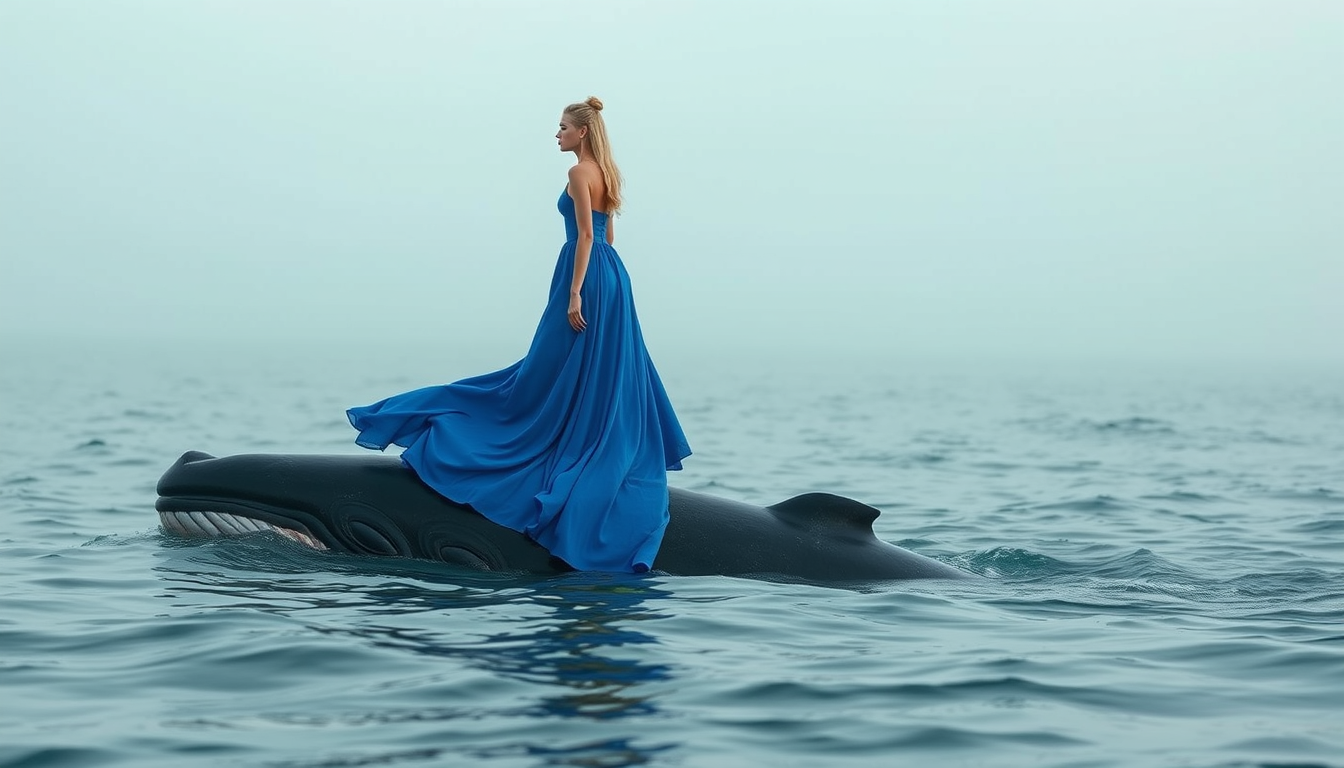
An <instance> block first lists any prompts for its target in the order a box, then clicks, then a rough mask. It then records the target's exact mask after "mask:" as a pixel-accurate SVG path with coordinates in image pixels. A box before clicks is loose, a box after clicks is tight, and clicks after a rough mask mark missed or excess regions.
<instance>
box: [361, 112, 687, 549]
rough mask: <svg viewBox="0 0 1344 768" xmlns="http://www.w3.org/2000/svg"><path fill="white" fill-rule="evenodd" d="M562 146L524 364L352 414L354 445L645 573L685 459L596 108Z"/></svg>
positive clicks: (450, 494) (521, 526)
mask: <svg viewBox="0 0 1344 768" xmlns="http://www.w3.org/2000/svg"><path fill="white" fill-rule="evenodd" d="M556 140H557V141H558V142H559V145H560V149H561V151H564V152H573V153H574V154H575V156H576V162H575V164H574V166H573V167H571V168H570V170H569V182H568V184H567V185H566V186H565V189H564V191H563V192H562V193H561V194H560V200H559V209H560V214H561V216H562V217H563V218H564V222H565V236H566V237H565V244H564V245H563V246H562V247H561V248H560V256H559V259H558V261H557V263H556V266H555V274H554V275H553V276H552V278H551V288H550V296H549V300H548V301H547V304H546V308H545V309H544V310H543V312H542V316H541V321H540V322H539V323H538V325H537V330H536V334H535V335H534V336H533V338H532V344H531V347H530V348H529V349H528V352H527V355H526V356H525V357H524V358H523V359H522V360H519V361H518V362H517V363H514V364H513V365H511V366H509V367H508V368H505V369H503V370H500V371H495V372H493V373H487V374H484V375H481V376H475V377H472V378H468V379H462V380H461V381H457V382H454V383H451V384H443V385H436V386H430V387H424V388H422V389H417V390H414V391H411V392H406V393H403V394H399V395H394V396H392V397H389V398H387V399H385V400H382V401H379V402H377V403H374V404H372V405H369V406H365V407H360V408H351V409H349V410H348V411H347V415H348V416H349V418H350V423H351V425H353V426H354V427H355V429H357V430H359V435H358V437H356V439H355V442H357V443H358V444H359V445H361V446H364V447H366V448H373V449H377V450H382V449H384V448H386V447H387V446H388V445H393V444H395V445H399V446H402V447H403V448H405V451H403V452H402V455H401V457H402V462H403V463H404V464H405V465H406V466H408V467H410V468H411V469H412V470H413V471H414V472H415V473H416V474H417V475H418V476H419V477H420V479H421V480H422V481H424V482H425V483H426V484H427V485H429V486H430V487H431V488H433V489H434V490H436V491H437V492H439V493H440V494H442V495H443V496H445V497H447V498H449V499H451V500H452V501H455V502H458V503H460V504H466V505H469V506H471V507H472V508H474V509H475V510H476V511H477V512H480V513H481V514H482V515H485V516H486V517H487V518H489V519H490V520H493V521H494V522H496V523H499V524H500V525H504V526H507V527H509V528H512V529H514V530H516V531H521V532H522V533H525V534H527V535H528V536H529V537H531V538H532V539H533V540H534V541H536V542H538V543H539V544H541V545H542V546H544V547H546V548H547V549H548V550H550V552H551V554H553V555H555V556H556V557H559V558H561V559H562V560H564V561H565V562H567V563H568V564H569V565H570V566H572V567H574V568H577V569H580V570H599V571H634V572H642V571H646V570H648V569H649V568H650V567H651V566H652V565H653V560H654V557H655V556H656V555H657V553H658V547H659V545H660V544H661V542H662V538H663V532H664V530H665V529H666V527H667V521H668V514H667V471H668V470H676V469H681V460H682V459H684V458H685V457H687V456H689V455H690V453H691V450H690V447H689V445H688V444H687V442H686V436H685V435H684V434H683V432H682V429H681V425H680V424H679V423H678V421H677V417H676V414H675V413H674V412H673V409H672V404H671V401H670V400H669V399H668V397H667V392H666V391H665V390H664V388H663V384H662V381H661V380H660V379H659V378H658V372H657V371H656V370H655V369H654V366H653V362H652V360H651V359H650V358H649V353H648V350H647V349H646V348H645V346H644V338H643V334H642V333H641V331H640V327H639V320H638V318H637V317H636V315H635V305H634V298H633V294H632V292H631V287H630V277H629V275H628V274H627V273H626V270H625V266H624V265H623V264H622V263H621V259H620V257H619V256H618V255H617V253H616V250H615V248H614V247H613V245H612V244H613V243H614V241H615V237H614V229H613V227H612V224H611V219H612V216H614V215H615V214H616V212H617V211H618V210H620V207H621V203H622V196H621V193H622V190H621V182H622V180H621V175H620V172H619V170H618V169H617V167H616V163H615V161H614V160H613V159H612V154H611V146H610V143H609V142H608V139H607V132H606V125H605V123H604V122H603V120H602V102H601V101H599V100H598V99H597V98H595V97H594V98H589V99H588V100H587V101H585V102H580V103H577V104H571V105H569V106H568V107H566V108H565V109H564V111H563V113H562V114H561V118H560V130H559V131H558V132H557V133H556Z"/></svg>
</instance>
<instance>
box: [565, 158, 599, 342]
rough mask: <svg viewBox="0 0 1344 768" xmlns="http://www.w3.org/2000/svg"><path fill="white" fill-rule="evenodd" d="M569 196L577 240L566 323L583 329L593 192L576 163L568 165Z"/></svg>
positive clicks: (591, 246) (585, 324)
mask: <svg viewBox="0 0 1344 768" xmlns="http://www.w3.org/2000/svg"><path fill="white" fill-rule="evenodd" d="M569 196H570V197H571V198H572V199H573V200H574V218H575V219H576V220H577V223H578V225H579V241H578V243H577V244H576V247H575V249H574V278H573V279H572V280H571V281H570V283H569V326H570V327H571V328H573V329H574V330H576V331H579V332H582V331H583V329H584V328H586V327H588V323H587V321H585V320H584V319H583V299H582V298H581V297H580V296H579V292H580V291H581V290H583V278H584V276H585V275H587V274H588V257H589V256H591V255H592V251H593V194H592V192H591V191H590V190H589V189H588V179H587V174H586V173H585V172H584V169H583V168H580V167H579V166H578V165H575V166H574V167H572V168H570V169H569Z"/></svg>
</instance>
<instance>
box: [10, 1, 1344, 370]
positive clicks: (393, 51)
mask: <svg viewBox="0 0 1344 768" xmlns="http://www.w3.org/2000/svg"><path fill="white" fill-rule="evenodd" d="M1341 83H1344V4H1341V3H1338V2H1334V1H1333V0H1322V1H1320V2H1299V1H1296V0H1288V1H1287V2H1282V1H1276V2H1237V1H1235V0H1233V1H1226V0H1217V1H1215V0H1207V1H1203V2H1179V1H1173V0H1161V1H1160V2H1158V1H1151V2H1150V1H1143V0H1124V1H1123V2H1111V1H1109V0H1103V1H1099V2H1075V1H1072V0H1069V1H1063V0H1061V1H1060V2H1001V1H1000V0H992V1H990V0H972V1H969V2H942V1H941V0H940V1H938V2H934V1H932V0H930V1H928V2H919V3H913V2H893V1H892V0H874V1H872V2H791V1H790V0H773V1H770V2H765V1H761V2H722V1H712V2H662V3H652V2H648V3H643V2H630V1H628V0H626V1H624V2H613V1H607V0H590V1H589V2H584V3H556V2H549V1H547V2H543V1H540V0H538V1H536V2H509V1H508V0H481V1H479V2H446V1H440V2H409V1H403V2H394V3H388V2H372V1H369V2H332V1H330V0H321V1H318V0H313V1H311V2H307V1H304V2H300V1H299V0H265V1H264V2H262V1H261V0H258V1H256V2H242V1H241V0H231V1H227V2H226V1H224V0H214V1H209V2H202V1H199V0H198V1H196V2H181V1H180V0H159V1H156V2H148V1H143V2H117V1H115V0H96V1H95V0H87V1H86V2H64V1H61V0H56V1H53V0H3V2H0V333H3V334H4V335H6V336H15V335H20V336H21V335H26V334H30V333H33V332H37V331H41V332H54V333H62V334H72V335H90V336H126V337H140V338H147V337H155V336H169V337H176V336H183V335H187V334H202V335H205V336H210V337H223V338H232V339H248V338H254V337H255V338H299V339H314V340H337V341H339V340H342V339H349V340H351V341H352V342H355V343H362V342H366V341H370V340H378V339H383V338H389V337H391V336H401V337H406V338H408V339H410V340H415V339H425V340H435V339H438V340H442V339H443V338H445V337H455V336H469V337H471V338H472V339H475V340H477V341H478V342H480V343H484V344H499V345H502V346H505V347H507V348H508V349H510V350H516V351H517V353H518V354H521V353H522V352H523V351H525V349H526V346H527V342H528V341H529V340H530V337H531V333H532V330H533V329H534V327H535V325H536V321H537V319H538V317H539V314H540V312H541V308H542V305H543V304H544V301H545V293H546V287H547V285H548V283H549V280H550V276H551V271H552V268H553V266H554V259H555V256H556V253H557V251H558V250H559V247H560V244H561V241H562V240H563V239H564V238H563V229H562V225H561V220H560V217H559V216H558V215H557V214H556V212H555V209H554V203H555V199H556V197H557V196H558V195H559V192H560V190H561V188H562V186H563V184H564V180H565V169H566V168H567V167H568V165H569V163H570V158H571V156H569V155H562V154H560V153H559V152H558V151H557V149H556V147H555V143H554V139H553V138H552V136H553V134H554V132H555V123H556V121H557V119H558V117H559V112H560V109H561V108H562V107H563V106H564V105H565V104H567V103H569V102H571V101H577V100H581V99H583V98H585V97H587V96H588V95H590V94H595V95H598V96H600V97H602V98H603V99H604V100H605V102H606V104H607V111H606V113H605V114H606V116H607V119H608V125H609V128H610V130H611V133H612V139H613V144H614V147H615V150H616V158H617V161H618V162H619V163H620V164H621V167H622V169H623V170H624V172H625V175H626V178H627V181H628V201H629V202H628V207H627V210H626V215H625V216H623V217H621V219H619V220H618V225H617V232H618V238H617V246H618V248H619V250H620V251H621V254H622V257H623V258H624V260H625V261H626V264H627V266H628V268H629V270H630V272H631V274H632V277H633V279H634V281H635V291H636V299H637V303H638V306H639V311H640V317H641V320H642V322H643V324H644V330H645V334H646V337H647V338H648V339H649V341H650V345H651V347H652V348H653V349H654V350H655V356H656V353H657V350H658V349H668V350H673V349H687V348H716V349H724V350H732V349H738V348H744V349H745V348H751V347H765V348H773V349H791V350H798V351H799V352H800V354H802V355H804V356H805V355H806V354H807V353H808V351H809V350H834V349H852V350H872V351H874V352H875V353H877V354H881V355H887V356H892V357H896V358H899V357H901V356H903V355H909V356H919V355H928V354H944V355H950V356H954V357H959V358H963V359H972V360H973V359H975V358H977V357H979V356H996V357H1012V356H1015V355H1026V356H1054V357H1058V358H1061V359H1075V358H1076V359H1092V358H1099V357H1100V358H1105V357H1121V358H1128V357H1134V358H1145V357H1149V358H1153V359H1183V358H1189V359H1196V358H1200V359H1202V358H1205V357H1207V358H1212V359H1239V360H1247V361H1257V360H1262V361H1265V362H1278V361H1285V360H1312V359H1316V360H1326V361H1328V362H1332V363H1334V364H1344V341H1342V340H1341V337H1342V335H1344V223H1342V222H1344V95H1342V94H1344V88H1341V85H1340V84H1341ZM505 357H507V355H505Z"/></svg>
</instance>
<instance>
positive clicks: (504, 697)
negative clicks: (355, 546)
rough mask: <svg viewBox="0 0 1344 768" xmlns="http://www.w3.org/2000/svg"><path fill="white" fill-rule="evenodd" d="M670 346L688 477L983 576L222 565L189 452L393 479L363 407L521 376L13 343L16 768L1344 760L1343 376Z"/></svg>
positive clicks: (6, 715)
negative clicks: (828, 512) (861, 528)
mask: <svg viewBox="0 0 1344 768" xmlns="http://www.w3.org/2000/svg"><path fill="white" fill-rule="evenodd" d="M517 352H518V354H521V352H522V350H517ZM654 354H655V359H656V360H657V361H658V364H659V368H660V372H661V373H662V375H663V378H664V381H665V382H666V384H667V386H668V390H669V393H670V395H671V397H672V399H673V402H674V404H675V405H676V406H677V409H678V413H679V415H680V417H681V419H682V422H683V426H684V427H685V428H686V432H687V435H688V436H689V438H690V440H691V445H692V447H693V448H694V449H695V455H694V456H692V457H691V458H690V459H688V460H687V463H686V467H687V468H686V470H685V471H684V472H681V473H673V474H672V476H671V482H672V484H673V485H678V486H681V487H685V488H689V489H692V490H698V491H703V492H708V493H713V494H718V495H721V496H724V497H728V498H733V499H738V500H742V501H747V502H751V503H757V504H769V503H773V502H776V501H780V500H782V499H785V498H788V497H790V496H793V495H796V494H799V493H803V492H807V491H829V492H833V493H838V494H842V495H845V496H850V497H852V498H855V499H858V500H860V501H863V502H865V503H868V504H871V505H873V506H875V507H877V508H879V509H880V510H881V511H882V515H881V517H880V518H879V519H878V520H877V522H876V524H875V525H874V529H875V531H876V532H877V535H878V537H879V538H882V539H885V540H887V541H891V542H893V543H895V544H898V545H900V546H903V547H906V548H908V549H911V550H915V551H917V552H920V553H923V554H926V555H929V556H931V557H934V558H937V559H939V560H941V561H944V562H946V563H950V564H953V565H956V566H958V567H960V568H963V569H965V570H967V571H971V572H973V573H976V574H979V575H980V576H982V577H983V578H980V579H975V580H969V581H958V582H942V581H910V582H894V583H877V584H869V585H860V586H857V587H850V588H832V587H825V586H816V585H807V584H794V583H780V582H772V581H764V580H752V579H738V578H726V577H670V576H665V575H658V574H651V575H645V576H633V575H630V576H622V575H608V574H584V573H575V574H569V575H565V576H560V577H555V578H536V577H527V576H521V575H517V574H480V573H472V572H465V571H459V570H454V569H451V568H447V567H444V566H441V565H436V564H433V563H426V562H418V561H412V560H392V559H376V558H363V557H354V556H348V555H337V554H331V553H322V552H315V551H310V550H306V549H304V548H302V547H300V546H299V545H297V544H294V543H292V542H289V541H286V540H281V539H279V538H276V537H268V536H257V537H254V538H243V539H231V540H211V541H193V540H184V539H180V538H177V537H174V536H171V535H168V534H165V533H164V532H162V531H161V530H160V529H159V526H158V518H157V515H156V513H155V511H154V500H155V492H154V487H155V483H156V481H157V479H158V477H159V475H160V474H162V473H163V471H164V470H166V469H167V468H168V466H169V465H170V464H171V463H172V462H173V461H174V460H175V459H176V458H177V457H178V456H179V455H180V454H181V453H183V452H184V451H186V450H191V449H196V450H203V451H207V452H210V453H213V454H216V455H227V454H233V453H252V452H277V453H344V454H355V453H359V452H361V449H359V448H357V447H355V446H354V444H353V443H352V442H351V441H352V438H353V436H354V434H353V431H352V430H351V429H350V427H349V425H348V423H347V422H346V419H345V416H344V409H345V408H346V407H348V406H351V405H358V404H365V403H368V402H372V401H373V400H376V399H378V398H381V397H383V396H385V395H388V394H392V393H393V392H397V391H402V390H405V389H410V388H412V387H417V386H422V385H425V384H431V383H436V382H440V381H448V380H452V379H455V378H459V377H461V376H465V375H469V374H472V373H479V372H483V371H484V370H488V369H489V367H491V366H493V367H503V366H504V365H506V364H508V363H510V362H512V361H513V359H512V358H511V357H509V355H508V354H507V350H485V351H483V350H479V349H476V350H458V349H455V348H454V347H453V346H452V344H451V343H444V344H442V345H439V346H435V347H433V348H419V349H416V348H409V347H407V348H398V349H393V348H387V347H379V346H377V345H368V347H360V348H340V349H337V348H334V347H333V348H326V349H319V348H315V347H313V346H311V345H305V344H299V343H285V342H283V341H281V340H267V341H264V342H256V343H252V344H243V343H223V342H219V343H213V344H212V343H202V344H189V343H186V342H182V341H175V342H161V343H157V344H156V343H150V342H148V341H142V342H138V343H135V344H132V343H128V342H113V341H109V342H93V341H82V342H73V341H54V340H46V341H41V340H37V339H29V340H16V339H10V340H8V341H5V342H3V344H0V359H2V360H3V361H4V363H3V368H0V404H3V409H2V410H0V423H2V424H3V432H2V433H0V434H3V440H2V441H0V458H2V460H3V463H2V464H0V469H2V472H0V525H2V526H3V527H2V529H0V584H2V585H3V587H4V589H3V593H0V649H3V653H2V654H0V691H3V696H2V697H0V766H5V767H7V768H19V767H20V766H22V767H23V768H36V767H38V766H288V767H294V768H299V767H302V768H308V767H313V768H315V767H317V766H366V765H368V766H422V765H423V766H439V765H464V766H465V765H470V766H489V767H490V768H503V767H505V766H509V767H513V766H518V767H524V766H526V767H529V768H540V767H542V766H598V767H601V768H615V767H616V766H743V765H769V766H837V765H846V766H847V765H855V766H859V765H872V766H891V765H897V764H912V765H921V764H932V763H936V764H938V765H941V766H1060V767H1063V766H1089V767H1091V766H1098V767H1099V766H1229V767H1230V766H1336V767H1338V766H1344V375H1341V374H1340V373H1339V372H1338V371H1334V372H1331V371H1328V370H1325V369H1320V370H1313V369H1311V368H1310V366H1301V367H1299V368H1296V369H1289V368H1284V367H1274V368H1270V369H1266V368H1264V367H1255V366H1251V365H1249V364H1247V365H1244V366H1238V365H1236V364H1223V365H1220V366H1198V365H1193V364H1190V365H1180V364H1156V363H1149V364H1145V365H1139V364H1122V363H1111V364H1105V365H1102V364H1097V363H1086V364H1084V363H1073V364H1068V363H1062V362H1056V363H1051V364H1031V363H1028V362H1026V361H1019V362H1017V363H1014V364H1004V363H996V364H991V363H987V362H969V361H961V362H957V363H952V362H944V363H929V362H926V363H919V364H917V363H915V362H913V361H910V360H904V359H902V358H901V356H900V355H899V353H898V352H895V351H893V352H889V353H886V356H879V357H873V356H863V357H859V356H857V355H855V356H853V358H852V359H851V358H847V357H845V356H844V355H843V354H841V353H835V354H834V355H832V356H830V357H827V358H825V359H824V360H821V361H820V362H819V360H818V359H817V358H816V357H814V356H809V355H806V354H795V353H789V352H788V351H780V352H777V353H770V352H758V353H755V354H746V355H722V356H718V357H714V356H700V355H696V354H684V353H683V354H680V355H670V354H669V355H667V356H666V357H664V356H661V355H659V353H658V350H657V349H654ZM501 355H502V356H501Z"/></svg>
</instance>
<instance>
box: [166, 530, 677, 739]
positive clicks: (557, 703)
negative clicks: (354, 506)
mask: <svg viewBox="0 0 1344 768" xmlns="http://www.w3.org/2000/svg"><path fill="white" fill-rule="evenodd" d="M294 549H295V548H293V547H290V546H288V545H286V544H282V543H279V542H269V541H266V540H264V539H258V540H257V541H249V540H232V541H228V542H211V543H209V544H205V545H194V546H190V547H173V546H169V547H167V548H166V549H165V550H164V556H163V557H162V558H161V559H160V565H159V566H158V567H156V570H157V571H158V572H159V574H160V575H161V576H162V577H163V579H164V591H163V593H162V594H161V597H163V598H165V599H168V600H171V601H172V602H173V604H174V606H175V607H176V608H179V609H180V608H189V609H192V611H193V612H196V611H199V610H200V609H201V608H203V607H207V606H208V607H210V608H213V609H223V608H246V609H251V610H257V611H264V612H267V613H275V614H281V615H284V616H286V617H289V618H291V619H299V620H300V621H303V622H304V624H305V626H306V627H308V628H309V629H310V630H311V631H313V632H316V633H320V634H321V635H324V636H327V637H341V636H345V637H351V638H356V639H358V640H359V641H361V643H364V644H367V645H368V646H372V647H375V648H379V649H388V648H394V649H398V650H402V651H408V652H410V653H412V654H415V655H416V656H429V657H435V658H439V659H444V660H445V661H447V660H453V661H456V662H457V664H456V665H454V664H446V665H444V667H443V668H444V671H445V672H446V673H447V677H449V678H452V677H453V676H454V675H453V673H454V671H456V672H459V673H460V672H462V671H463V666H467V667H470V668H473V669H478V670H486V671H488V672H489V673H491V674H494V675H499V676H502V677H505V678H509V679H511V680H515V681H524V682H526V683H529V684H531V688H532V694H533V695H532V696H530V697H529V699H528V703H526V704H524V705H523V706H521V707H520V706H519V705H518V700H517V698H516V692H515V693H511V694H509V695H508V700H509V704H508V705H507V706H504V707H501V706H500V704H501V699H500V698H494V697H490V698H486V699H484V700H479V694H478V695H477V696H478V700H477V701H475V702H472V701H463V700H461V699H458V700H455V701H454V702H453V704H454V705H457V706H454V707H453V708H452V709H444V710H437V711H436V713H435V714H430V713H427V712H423V711H422V712H421V713H420V716H421V717H422V718H425V719H436V718H437V719H441V720H442V719H467V718H470V719H473V720H476V721H479V720H480V719H481V718H482V716H485V717H487V718H502V719H505V720H507V721H513V722H511V723H510V724H509V725H510V726H516V724H517V723H516V718H526V719H528V720H539V721H543V722H539V723H538V726H539V729H538V730H535V731H534V733H535V739H536V740H535V741H528V742H519V741H517V740H512V743H511V744H509V745H507V746H505V745H501V744H499V743H498V742H494V743H491V744H489V745H488V746H486V745H483V744H482V743H480V742H477V743H476V744H474V745H467V744H463V745H461V746H462V747H467V748H468V749H469V750H470V751H471V752H472V753H473V754H478V755H479V757H481V758H487V759H488V758H506V757H507V759H510V760H517V759H518V757H519V756H522V755H525V756H527V757H529V758H531V759H534V760H537V761H539V764H542V765H602V766H624V765H641V764H644V763H646V762H648V761H649V760H650V759H651V758H652V757H653V755H654V754H656V753H662V752H665V751H666V750H670V749H675V748H676V747H677V745H676V744H667V743H662V744H645V743H643V734H642V732H641V733H639V734H638V735H636V734H614V733H612V732H611V731H610V730H608V729H605V728H599V727H598V724H600V723H615V722H619V721H621V720H623V719H626V718H642V717H650V716H656V715H658V714H660V713H659V709H658V705H657V703H656V694H657V688H656V687H654V686H651V685H650V684H651V683H658V682H665V681H670V680H671V679H672V678H673V668H672V667H671V666H670V665H668V664H664V663H660V662H658V661H656V660H651V659H650V654H649V653H648V652H647V651H644V652H640V651H636V650H633V649H636V648H638V647H640V646H646V647H652V646H656V645H657V643H658V640H657V639H656V637H654V636H653V635H651V634H649V633H648V632H647V631H645V629H646V628H647V622H651V621H656V620H658V619H662V618H667V617H668V616H669V614H667V613H666V612H665V611H663V610H661V609H660V607H659V602H660V601H662V600H664V599H666V598H668V597H670V596H671V594H670V593H669V592H668V591H667V590H665V589H662V588H661V587H660V586H659V582H658V579H656V578H650V577H644V576H626V575H614V574H583V573H575V574H567V575H565V576H561V577H554V578H549V579H541V580H536V579H529V578H522V577H518V576H513V575H500V574H478V573H474V572H461V571H453V570H449V569H446V568H444V567H442V566H440V565H438V564H432V563H420V562H415V561H389V560H387V559H375V558H356V557H348V556H333V555H329V554H327V555H323V554H317V553H312V554H308V553H296V552H295V551H294ZM296 554H298V556H297V557H296V556H295V555H296ZM361 673H362V674H363V675H364V676H366V677H367V676H368V675H369V674H374V675H376V674H377V672H376V671H375V672H372V673H370V671H369V670H367V669H366V670H362V671H361ZM433 676H434V677H436V678H440V679H442V677H443V676H444V675H443V674H442V673H439V672H437V671H436V672H435V673H434V675H433ZM387 682H388V681H382V682H380V683H378V685H386V683H387ZM403 690H404V687H403ZM496 695H498V694H496ZM389 696H390V697H391V698H393V699H397V700H399V699H400V697H399V696H398V695H397V694H389ZM390 703H391V702H389V701H386V700H384V701H383V704H390ZM422 704H423V702H422ZM382 715H385V716H389V717H392V718H396V719H400V720H401V721H403V722H404V721H405V717H404V716H405V713H404V712H388V711H386V710H385V711H383V712H382ZM375 717H377V716H375ZM566 722H568V723H571V724H574V723H577V722H587V723H591V724H592V726H591V728H596V729H597V730H596V731H594V730H592V729H591V728H590V729H574V728H573V726H572V725H571V726H565V727H564V728H563V729H560V730H555V729H554V728H548V727H547V726H560V724H561V723H566ZM547 733H549V735H544V734H547ZM585 736H586V738H582V737H585ZM614 736H615V737H616V738H613V737H614Z"/></svg>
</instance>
